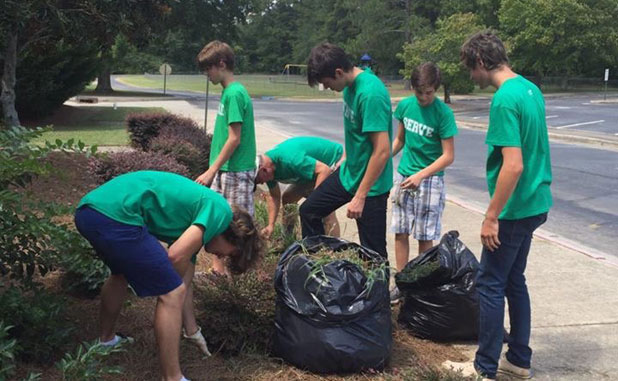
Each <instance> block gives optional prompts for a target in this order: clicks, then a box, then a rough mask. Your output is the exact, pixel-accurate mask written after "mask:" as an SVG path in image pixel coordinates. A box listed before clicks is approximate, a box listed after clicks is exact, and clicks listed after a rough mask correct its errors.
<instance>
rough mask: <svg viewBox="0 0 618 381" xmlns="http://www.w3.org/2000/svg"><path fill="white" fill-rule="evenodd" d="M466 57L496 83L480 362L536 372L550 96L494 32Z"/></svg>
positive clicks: (486, 370) (480, 366)
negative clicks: (534, 334) (531, 268)
mask: <svg viewBox="0 0 618 381" xmlns="http://www.w3.org/2000/svg"><path fill="white" fill-rule="evenodd" d="M461 61H462V62H463V63H464V64H465V65H466V67H467V68H468V69H469V70H470V78H471V79H472V80H474V82H476V83H477V84H478V85H479V86H480V87H481V88H485V87H487V86H489V85H492V86H494V87H495V88H496V89H497V91H496V93H495V94H494V97H493V99H492V102H491V108H490V111H489V127H488V129H487V137H486V139H485V143H486V144H487V146H488V149H489V150H488V155H487V166H486V168H487V169H486V172H487V185H488V188H489V194H490V196H491V199H490V201H489V206H488V207H487V212H486V213H485V220H484V221H483V224H482V227H481V242H482V244H483V252H482V255H481V266H480V269H479V274H478V279H477V288H478V290H479V302H480V303H479V304H480V329H479V348H478V350H477V352H476V357H475V360H474V366H475V368H476V370H477V372H478V373H479V374H481V375H482V376H483V377H485V378H486V379H490V380H491V379H495V377H496V373H504V374H508V375H511V376H515V377H517V378H531V377H532V373H531V371H530V362H531V357H532V350H531V349H530V347H529V341H530V314H531V313H530V297H529V295H528V289H527V286H526V279H525V277H524V271H525V269H526V262H527V259H528V252H529V251H530V243H531V240H532V234H533V232H534V231H535V230H536V228H538V227H539V226H540V225H542V224H543V223H544V222H545V221H546V220H547V212H548V211H549V209H550V207H551V205H552V195H551V190H550V185H551V181H552V173H551V161H550V152H549V139H548V136H547V124H546V123H545V100H544V99H543V94H542V93H541V91H540V90H539V88H538V87H536V86H535V85H534V84H533V83H532V82H530V81H528V80H526V79H525V78H523V77H522V76H520V75H518V74H517V73H514V72H513V71H512V70H511V68H510V67H509V64H508V62H509V61H508V58H507V55H506V50H505V49H504V45H503V44H502V41H500V39H499V38H498V36H496V35H495V34H493V33H492V32H480V33H477V34H475V35H473V36H472V37H470V38H469V39H468V40H467V41H466V42H465V43H464V44H463V46H462V48H461ZM505 296H506V298H507V300H508V307H509V316H510V325H511V330H510V332H509V339H508V350H507V352H506V353H505V356H504V358H502V359H500V352H501V351H502V340H503V328H502V327H503V323H504V297H505Z"/></svg>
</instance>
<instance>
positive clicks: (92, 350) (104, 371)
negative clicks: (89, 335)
mask: <svg viewBox="0 0 618 381" xmlns="http://www.w3.org/2000/svg"><path fill="white" fill-rule="evenodd" d="M123 351H124V349H123V348H122V345H121V344H117V345H114V346H105V345H102V344H101V343H100V342H99V340H95V341H92V342H89V343H88V342H84V343H82V344H81V345H80V346H78V347H77V349H76V350H75V353H66V354H65V355H64V357H63V358H62V360H60V361H58V362H57V363H56V367H57V368H58V369H60V371H61V372H62V379H63V381H82V380H91V381H96V380H102V379H103V378H104V376H106V375H109V374H122V368H121V367H118V366H110V365H107V364H105V362H104V359H105V358H106V357H108V356H110V355H111V354H113V353H117V352H123Z"/></svg>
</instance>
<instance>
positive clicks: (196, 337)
mask: <svg viewBox="0 0 618 381" xmlns="http://www.w3.org/2000/svg"><path fill="white" fill-rule="evenodd" d="M182 337H184V338H185V339H187V340H189V341H190V342H191V343H193V345H195V346H196V347H198V348H199V349H200V351H202V353H203V354H204V358H206V357H210V356H212V354H211V353H210V351H209V350H208V345H207V344H206V339H204V335H202V327H197V331H196V332H195V333H194V334H193V335H191V336H187V333H186V332H185V330H184V328H183V330H182Z"/></svg>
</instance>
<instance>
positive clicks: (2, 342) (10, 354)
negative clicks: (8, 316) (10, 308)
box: [0, 320, 17, 380]
mask: <svg viewBox="0 0 618 381" xmlns="http://www.w3.org/2000/svg"><path fill="white" fill-rule="evenodd" d="M11 328H13V327H12V326H10V325H8V326H7V325H5V324H4V321H3V320H0V380H5V379H6V378H7V377H9V376H12V375H13V373H15V355H14V352H15V345H16V344H17V340H15V339H12V338H11V337H10V336H9V330H10V329H11Z"/></svg>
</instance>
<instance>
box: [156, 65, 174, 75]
mask: <svg viewBox="0 0 618 381" xmlns="http://www.w3.org/2000/svg"><path fill="white" fill-rule="evenodd" d="M159 73H161V75H170V74H172V67H171V66H170V65H169V64H167V63H164V64H163V65H161V66H159Z"/></svg>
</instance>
